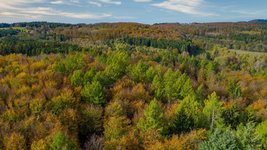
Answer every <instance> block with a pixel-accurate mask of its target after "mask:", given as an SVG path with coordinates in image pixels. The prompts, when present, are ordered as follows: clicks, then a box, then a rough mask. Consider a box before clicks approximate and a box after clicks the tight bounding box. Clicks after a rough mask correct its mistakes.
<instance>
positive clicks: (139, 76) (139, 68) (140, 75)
mask: <svg viewBox="0 0 267 150" xmlns="http://www.w3.org/2000/svg"><path fill="white" fill-rule="evenodd" d="M147 69H148V66H147V65H145V64H144V63H143V62H142V61H141V60H140V61H138V62H137V64H134V65H131V66H130V67H129V75H130V77H131V78H132V79H133V80H134V81H135V82H144V81H145V79H146V74H145V73H146V71H147Z"/></svg>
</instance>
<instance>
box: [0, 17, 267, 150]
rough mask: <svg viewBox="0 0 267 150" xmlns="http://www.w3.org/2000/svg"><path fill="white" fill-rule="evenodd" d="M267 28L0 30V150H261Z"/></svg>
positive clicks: (40, 26) (266, 107)
mask: <svg viewBox="0 0 267 150" xmlns="http://www.w3.org/2000/svg"><path fill="white" fill-rule="evenodd" d="M266 33H267V24H264V23H258V22H256V21H251V22H239V23H230V22H229V23H203V24H199V23H193V24H178V23H172V24H171V23H164V24H154V25H144V24H138V23H100V24H90V25H87V24H77V25H72V24H61V23H47V22H32V23H15V24H0V149H7V150H20V149H21V150H24V149H31V150H49V149H52V150H61V149H67V150H73V149H87V150H102V149H105V150H114V149H122V150H131V149H132V150H139V149H140V150H144V149H148V150H192V149H193V150H194V149H196V150H198V149H200V150H220V149H241V150H247V149H253V150H261V149H267V53H266V52H267V34H266Z"/></svg>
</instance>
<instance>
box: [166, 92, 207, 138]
mask: <svg viewBox="0 0 267 150" xmlns="http://www.w3.org/2000/svg"><path fill="white" fill-rule="evenodd" d="M200 127H203V114H202V111H201V105H200V104H199V103H198V102H197V100H196V97H195V96H194V95H189V96H187V97H186V98H184V100H183V101H182V102H181V103H180V104H179V105H178V108H177V111H176V114H175V118H174V120H173V122H172V124H171V126H170V132H172V133H181V132H188V131H190V130H192V129H197V128H200Z"/></svg>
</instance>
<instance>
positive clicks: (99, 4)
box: [88, 1, 102, 7]
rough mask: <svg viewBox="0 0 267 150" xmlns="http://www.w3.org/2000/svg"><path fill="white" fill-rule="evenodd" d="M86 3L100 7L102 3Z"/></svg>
mask: <svg viewBox="0 0 267 150" xmlns="http://www.w3.org/2000/svg"><path fill="white" fill-rule="evenodd" d="M88 4H91V5H94V6H97V7H101V6H102V4H101V3H99V2H94V1H89V2H88Z"/></svg>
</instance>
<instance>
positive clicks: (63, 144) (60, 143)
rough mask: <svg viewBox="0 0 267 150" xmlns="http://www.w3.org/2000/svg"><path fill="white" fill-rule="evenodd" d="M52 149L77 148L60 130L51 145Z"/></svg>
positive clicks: (66, 149) (73, 149)
mask: <svg viewBox="0 0 267 150" xmlns="http://www.w3.org/2000/svg"><path fill="white" fill-rule="evenodd" d="M50 147H51V149H52V150H62V149H64V150H75V149H76V147H75V145H74V144H73V143H72V142H71V141H70V140H69V139H68V137H67V136H66V135H65V134H64V133H62V132H58V133H57V134H56V135H55V136H54V138H53V140H52V143H51V145H50Z"/></svg>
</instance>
